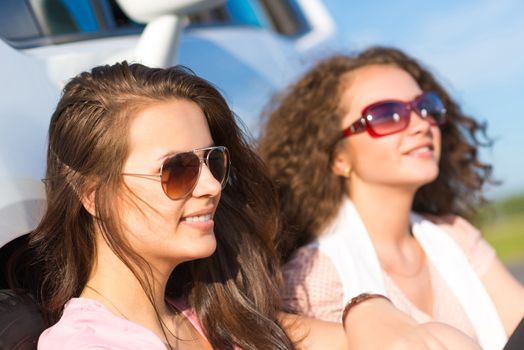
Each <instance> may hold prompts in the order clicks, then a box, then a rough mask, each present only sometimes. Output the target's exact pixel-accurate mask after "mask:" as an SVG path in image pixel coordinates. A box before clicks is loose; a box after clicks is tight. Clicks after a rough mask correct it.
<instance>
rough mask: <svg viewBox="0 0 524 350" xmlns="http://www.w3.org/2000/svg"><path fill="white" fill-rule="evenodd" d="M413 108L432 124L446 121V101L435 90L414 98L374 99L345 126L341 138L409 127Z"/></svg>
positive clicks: (382, 134)
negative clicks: (365, 132)
mask: <svg viewBox="0 0 524 350" xmlns="http://www.w3.org/2000/svg"><path fill="white" fill-rule="evenodd" d="M411 111H415V112H416V113H417V114H418V115H419V116H420V117H421V118H423V119H426V120H427V121H428V122H429V123H430V124H431V125H442V124H444V123H445V122H446V108H445V107H444V103H443V102H442V100H441V99H440V97H438V95H437V94H436V93H435V92H433V91H428V92H425V93H423V94H422V95H419V96H417V97H415V99H413V100H412V101H408V102H405V101H397V100H386V101H379V102H375V103H373V104H371V105H369V106H367V107H366V108H364V109H363V110H362V114H361V117H360V119H359V120H357V121H356V122H354V123H353V124H351V125H350V126H348V127H347V128H345V129H344V130H342V135H341V137H340V138H341V139H343V138H345V137H348V136H351V135H354V134H358V133H361V132H364V131H367V132H368V133H369V134H370V135H371V136H372V137H381V136H386V135H391V134H394V133H396V132H400V131H402V130H404V129H406V128H407V127H408V125H409V120H410V117H411Z"/></svg>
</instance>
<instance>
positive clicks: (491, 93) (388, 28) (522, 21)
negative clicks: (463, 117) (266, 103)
mask: <svg viewBox="0 0 524 350" xmlns="http://www.w3.org/2000/svg"><path fill="white" fill-rule="evenodd" d="M324 1H325V3H326V6H327V7H328V9H329V10H330V12H331V13H332V14H333V16H334V17H335V21H336V22H337V25H338V31H339V36H338V41H337V43H336V44H335V46H338V47H340V48H341V49H343V50H348V49H349V50H359V49H362V48H365V47H367V46H369V45H375V44H380V45H389V46H395V47H399V48H401V49H403V50H405V51H406V52H408V53H409V54H411V55H413V56H415V57H416V58H418V59H420V60H421V62H422V63H423V64H425V65H426V66H427V67H429V68H430V69H431V71H432V72H433V73H435V74H436V75H437V77H438V78H439V81H440V82H441V83H442V84H444V86H446V87H447V88H448V90H449V91H450V92H451V94H452V96H453V97H454V98H455V99H456V100H457V101H458V102H459V103H460V104H461V106H462V109H463V111H464V112H466V113H467V114H470V115H473V116H474V117H476V118H477V119H478V120H484V121H487V123H488V134H489V135H490V136H491V137H492V138H494V139H495V145H494V147H493V149H492V150H491V151H483V152H482V153H481V155H482V158H483V159H484V160H486V161H489V162H491V163H492V164H493V165H494V170H495V176H496V177H497V178H498V179H499V180H502V181H503V184H502V185H500V186H496V187H494V188H492V189H491V190H490V191H489V192H488V194H489V196H490V197H492V198H497V197H501V196H506V195H510V194H513V193H516V192H523V191H524V1H520V0H477V1H472V0H455V1H452V0H441V1H432V2H429V1H416V0H396V1H376V0H370V1H349V0H324ZM520 105H522V107H520Z"/></svg>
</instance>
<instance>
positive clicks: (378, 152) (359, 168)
mask: <svg viewBox="0 0 524 350" xmlns="http://www.w3.org/2000/svg"><path fill="white" fill-rule="evenodd" d="M363 136H366V137H365V138H362V140H355V142H354V143H353V144H352V145H351V147H352V165H353V170H354V171H355V173H356V174H357V175H359V176H360V177H362V178H369V179H374V178H377V177H381V175H382V176H383V175H387V174H389V173H390V172H391V169H392V166H393V165H394V164H396V161H397V157H396V154H397V153H398V152H397V150H398V147H399V143H400V138H399V137H397V136H396V135H390V136H386V137H381V138H372V137H371V136H367V135H363Z"/></svg>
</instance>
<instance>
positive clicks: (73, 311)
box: [30, 62, 474, 350]
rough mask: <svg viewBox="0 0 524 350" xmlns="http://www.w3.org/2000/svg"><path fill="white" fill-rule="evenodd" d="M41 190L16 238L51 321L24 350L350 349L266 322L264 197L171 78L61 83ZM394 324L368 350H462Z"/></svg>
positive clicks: (283, 317) (212, 109) (268, 194)
mask: <svg viewBox="0 0 524 350" xmlns="http://www.w3.org/2000/svg"><path fill="white" fill-rule="evenodd" d="M45 184H46V190H47V209H46V213H45V215H44V217H43V219H42V221H41V223H40V224H39V226H38V227H37V228H36V230H35V231H34V232H33V233H32V234H31V239H30V243H31V246H32V249H33V250H34V252H35V254H36V261H35V262H34V266H36V267H38V268H39V269H40V270H41V272H40V274H39V275H38V276H37V277H39V278H40V280H39V281H38V289H37V290H38V292H37V299H38V301H39V303H40V305H41V306H42V308H43V310H44V311H45V314H46V316H47V319H48V321H49V323H50V324H52V327H50V328H48V329H47V330H46V331H45V332H44V333H43V334H42V335H41V336H40V339H39V344H38V347H39V349H43V350H47V349H94V348H96V349H136V350H138V349H166V348H167V349H211V348H214V349H245V350H247V349H253V350H254V349H268V350H269V349H271V350H274V349H294V348H296V347H299V348H305V349H325V348H329V349H347V348H348V346H349V345H350V344H352V342H353V340H352V339H353V336H352V335H351V334H352V333H355V332H350V333H348V334H345V333H344V331H343V328H342V326H341V324H340V323H329V322H320V321H315V320H311V319H304V318H300V317H296V316H293V315H287V314H284V313H282V312H281V311H280V309H281V307H280V298H279V288H278V283H277V281H278V280H279V272H278V271H279V269H278V266H279V264H278V259H277V257H276V255H275V252H274V249H273V240H274V238H275V237H274V236H275V234H276V232H277V220H275V218H276V217H277V208H278V207H277V205H276V193H275V191H274V188H273V185H272V183H271V181H270V180H269V178H268V176H267V175H266V174H265V168H264V166H263V163H262V162H261V160H260V159H259V158H258V157H257V156H256V154H255V153H254V152H253V151H252V149H251V148H250V147H249V146H248V145H247V144H246V142H245V139H244V137H243V133H242V132H241V130H240V129H239V128H238V127H237V125H236V123H235V118H234V116H233V114H232V112H231V111H230V109H229V108H228V106H227V104H226V102H225V101H224V99H223V97H222V96H221V95H220V94H219V93H218V91H217V90H216V89H215V88H214V87H212V86H211V85H210V84H209V83H208V82H206V81H205V80H203V79H201V78H199V77H197V76H195V75H193V74H192V73H191V72H190V71H188V70H187V69H184V68H181V67H173V68H168V69H153V68H148V67H145V66H143V65H140V64H133V65H128V64H127V63H125V62H124V63H121V64H115V65H113V66H102V67H96V68H94V69H93V70H92V71H91V72H85V73H82V74H80V75H79V76H77V77H75V78H73V79H72V80H71V81H70V82H69V83H68V84H67V85H66V86H65V88H64V91H63V96H62V98H61V99H60V101H59V103H58V106H57V108H56V111H55V112H54V114H53V116H52V118H51V125H50V129H49V147H48V159H47V173H46V178H45ZM381 302H382V303H386V305H385V306H383V307H382V310H384V309H385V310H388V311H389V314H388V315H390V316H391V317H389V318H388V319H389V320H390V321H391V320H395V321H396V322H401V321H402V320H403V317H404V316H403V315H401V314H396V313H395V312H396V311H395V309H394V308H393V307H392V306H389V303H387V301H384V300H380V301H375V302H374V303H370V304H368V306H370V307H371V308H372V307H373V305H374V304H379V305H380V303H381ZM353 306H355V305H353ZM358 314H359V313H358V308H356V309H355V312H350V313H349V315H348V317H347V323H346V325H347V326H348V327H349V328H351V327H352V324H355V325H356V324H358V323H359V322H358V321H359V319H364V318H366V316H362V317H358V316H357V315H358ZM351 315H353V316H351ZM353 319H355V320H354V321H353ZM405 325H406V327H405V331H404V332H400V333H397V334H396V336H395V337H392V338H386V341H385V342H384V343H383V344H388V345H396V346H397V347H399V348H414V347H413V346H412V345H414V344H416V345H417V347H415V348H420V349H439V350H440V349H444V346H445V345H446V344H450V342H451V343H452V344H455V343H456V342H457V341H458V342H460V343H461V344H463V348H472V349H473V348H474V347H469V345H468V344H467V343H466V345H464V343H463V341H464V340H463V339H462V338H461V337H460V335H458V336H457V335H456V334H453V332H451V333H450V332H449V330H448V329H442V327H440V326H439V325H428V327H427V329H425V330H424V331H422V332H418V333H413V332H412V331H411V328H410V326H411V325H410V323H409V321H408V322H405ZM383 326H384V327H388V325H387V324H383ZM355 329H356V328H355ZM376 329H379V330H380V329H381V328H380V325H378V323H377V326H376ZM424 332H426V333H424ZM437 337H442V338H443V339H442V340H437ZM359 348H360V349H368V348H373V347H371V346H368V345H367V344H366V343H364V344H363V345H362V346H360V347H359Z"/></svg>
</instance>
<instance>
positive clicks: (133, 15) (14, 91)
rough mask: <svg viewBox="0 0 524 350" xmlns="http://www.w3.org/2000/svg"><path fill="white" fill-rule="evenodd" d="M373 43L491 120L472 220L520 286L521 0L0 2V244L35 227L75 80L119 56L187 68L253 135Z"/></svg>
mask: <svg viewBox="0 0 524 350" xmlns="http://www.w3.org/2000/svg"><path fill="white" fill-rule="evenodd" d="M188 4H189V5H188ZM144 28H145V30H144ZM371 45H387V46H395V47H398V48H400V49H402V50H404V51H406V52H407V53H408V54H410V55H413V56H414V57H417V58H418V59H420V61H421V62H423V63H424V64H425V65H426V66H427V67H428V68H430V69H431V70H432V71H433V72H434V73H435V74H436V76H437V77H438V78H439V79H440V82H441V83H443V85H444V86H445V87H446V88H447V89H448V90H449V91H450V92H451V95H452V96H454V98H455V99H456V100H457V102H459V104H460V105H461V106H462V109H463V111H465V112H466V113H467V114H469V115H472V116H474V117H476V118H477V119H478V120H480V121H484V122H486V123H487V131H488V135H489V136H490V137H491V138H492V139H493V140H494V143H493V147H492V148H491V149H486V150H483V151H481V156H482V159H483V160H484V161H486V162H489V163H491V164H493V167H494V176H495V178H496V179H497V180H500V185H498V186H491V187H490V188H488V192H487V194H488V197H489V199H490V200H491V204H490V205H488V206H486V207H485V208H481V210H480V211H479V214H478V215H477V217H476V218H475V223H476V224H477V225H478V226H479V227H480V228H481V230H482V232H483V233H484V235H485V236H486V237H487V239H488V240H489V241H490V242H491V243H492V244H493V245H494V246H495V248H496V249H497V252H498V254H499V256H500V257H501V258H502V259H503V260H504V261H505V262H506V263H507V264H508V265H509V266H510V267H511V268H512V269H513V270H514V272H515V273H516V274H517V275H519V276H520V278H521V280H522V281H524V156H523V153H524V137H523V136H522V135H523V129H524V115H523V114H524V113H523V109H524V107H521V104H522V103H524V102H523V101H524V1H520V0H497V1H494V0H477V1H472V0H453V1H452V0H441V1H438V2H437V1H432V2H429V1H424V2H422V1H415V0H397V1H394V2H393V1H376V0H369V1H352V0H351V1H350V0H227V1H226V0H184V1H176V0H173V1H171V2H169V1H156V0H149V1H147V2H145V1H144V2H138V1H131V0H2V1H0V81H1V82H2V84H0V100H1V101H2V103H1V104H0V122H1V123H2V127H0V190H1V192H2V196H0V246H2V245H4V244H5V243H7V242H9V241H10V240H12V239H14V238H16V237H18V236H19V235H21V234H24V233H27V232H28V231H29V230H31V228H32V227H34V224H35V222H37V221H38V218H39V215H40V214H39V213H40V212H39V210H40V207H41V203H42V202H43V196H44V194H43V191H42V186H41V182H40V179H41V178H42V177H43V169H44V164H45V160H44V155H45V142H46V130H47V125H48V121H49V117H50V115H51V112H52V110H53V108H54V105H55V104H56V101H57V100H58V97H59V95H60V89H61V87H63V85H64V83H65V82H66V81H67V79H69V78H70V77H72V76H73V75H76V74H78V73H79V72H81V71H83V70H86V69H89V68H91V67H93V66H95V65H99V64H106V63H113V62H116V61H121V60H124V59H126V60H128V61H131V62H143V63H145V64H148V65H152V66H168V65H173V64H184V65H186V66H188V67H189V68H191V69H192V70H194V71H195V72H196V73H197V74H199V75H201V76H203V77H205V78H207V79H208V80H210V81H211V82H213V83H214V84H215V85H216V86H217V87H218V88H219V89H220V90H221V91H222V92H223V93H224V95H225V97H226V99H227V100H228V102H229V103H230V104H231V106H232V108H233V110H234V111H235V112H236V113H237V114H238V116H239V118H240V119H241V120H242V121H243V122H244V123H245V125H246V127H247V128H248V129H249V131H250V132H251V133H252V134H253V135H254V136H256V134H257V130H258V128H259V124H260V119H259V116H260V113H261V111H262V109H263V108H264V106H265V105H266V104H267V102H268V101H269V99H270V98H271V96H272V95H273V94H274V93H276V92H278V91H279V90H281V89H283V88H284V87H285V86H286V85H287V84H289V83H290V82H291V81H293V79H294V78H296V77H297V76H298V75H299V74H300V73H301V72H303V71H304V70H305V69H307V68H308V67H309V66H311V65H312V64H313V63H314V62H315V61H316V60H318V59H320V58H323V57H326V56H328V55H330V54H334V53H341V52H342V53H343V52H355V51H358V50H361V49H363V48H366V47H367V46H371Z"/></svg>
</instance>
